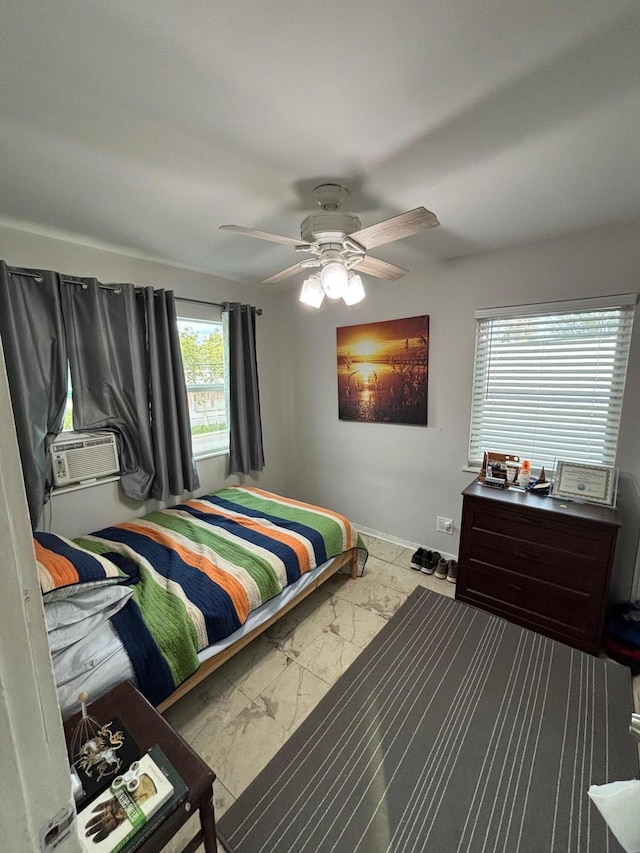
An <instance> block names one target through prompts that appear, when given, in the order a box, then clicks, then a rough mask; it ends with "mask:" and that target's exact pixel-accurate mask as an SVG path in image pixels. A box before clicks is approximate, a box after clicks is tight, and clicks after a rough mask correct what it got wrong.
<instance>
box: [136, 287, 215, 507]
mask: <svg viewBox="0 0 640 853" xmlns="http://www.w3.org/2000/svg"><path fill="white" fill-rule="evenodd" d="M138 299H139V300H140V301H141V302H142V303H143V305H144V316H145V326H146V330H147V349H148V363H149V399H150V407H151V437H152V439H153V459H154V466H155V477H154V480H153V483H152V486H151V497H152V498H157V499H158V500H165V499H166V498H167V497H168V496H169V495H182V494H184V492H192V491H194V489H197V488H198V486H199V485H200V482H199V480H198V472H197V471H196V464H195V461H194V459H193V451H192V444H191V424H190V422H189V401H188V399H187V387H186V385H185V381H184V367H183V364H182V352H181V350H180V337H179V335H178V318H177V316H176V303H175V297H174V294H173V292H172V291H170V290H154V289H153V288H152V287H145V288H143V289H141V290H140V291H139V292H138Z"/></svg>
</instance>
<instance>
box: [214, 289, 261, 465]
mask: <svg viewBox="0 0 640 853" xmlns="http://www.w3.org/2000/svg"><path fill="white" fill-rule="evenodd" d="M222 310H223V312H224V317H225V325H226V336H225V337H226V340H227V346H228V353H229V364H228V373H229V466H228V473H229V474H238V473H242V474H248V473H249V472H250V471H261V470H262V469H263V468H264V449H263V446H262V422H261V419H260V389H259V386H258V360H257V355H256V313H257V309H256V308H254V307H253V306H251V305H241V304H240V303H239V302H225V303H224V305H223V307H222Z"/></svg>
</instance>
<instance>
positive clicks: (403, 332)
mask: <svg viewBox="0 0 640 853" xmlns="http://www.w3.org/2000/svg"><path fill="white" fill-rule="evenodd" d="M336 333H337V352H338V415H339V418H340V420H343V421H365V422H370V423H387V424H413V425H416V426H426V425H427V379H428V365H429V317H428V315H426V314H425V315H423V316H420V317H406V318H404V319H402V320H384V321H383V322H380V323H362V324H361V325H358V326H341V327H340V328H338V329H336Z"/></svg>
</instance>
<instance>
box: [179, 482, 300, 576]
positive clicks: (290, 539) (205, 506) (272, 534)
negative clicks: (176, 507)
mask: <svg viewBox="0 0 640 853" xmlns="http://www.w3.org/2000/svg"><path fill="white" fill-rule="evenodd" d="M187 504H188V506H192V507H193V508H194V509H199V510H200V511H201V512H206V513H208V514H209V515H211V510H212V509H213V510H214V512H215V514H216V515H221V516H223V517H224V518H229V519H231V520H232V521H237V522H238V524H241V525H242V526H243V527H247V528H248V529H249V530H255V531H256V533H259V534H260V535H261V536H266V537H268V538H269V539H275V540H276V542H282V544H283V545H288V546H289V547H290V548H291V549H292V550H293V551H295V554H296V556H297V558H298V563H299V565H300V573H301V574H304V573H305V572H308V571H309V569H310V568H311V562H310V560H309V551H308V549H307V547H306V546H305V544H304V543H303V542H301V541H300V540H299V539H297V538H296V537H295V536H292V535H291V534H290V533H286V532H285V531H284V530H281V529H279V528H278V527H275V526H274V525H272V524H264V523H261V522H260V521H258V519H256V518H251V516H248V515H243V514H242V513H240V514H238V513H235V514H234V513H233V512H231V511H230V510H226V509H224V508H222V507H219V506H217V505H216V504H209V503H205V502H202V501H199V500H198V499H197V498H195V499H194V500H190V501H187Z"/></svg>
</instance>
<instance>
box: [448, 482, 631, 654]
mask: <svg viewBox="0 0 640 853" xmlns="http://www.w3.org/2000/svg"><path fill="white" fill-rule="evenodd" d="M462 496H463V503H462V527H461V539H460V554H459V558H458V564H459V565H458V581H457V584H456V598H457V599H458V600H459V601H463V602H465V603H466V604H472V605H474V606H476V607H480V608H482V609H483V610H488V611H490V612H491V613H495V614H497V615H498V616H503V617H504V618H505V619H508V620H509V621H510V622H515V623H516V624H518V625H522V626H523V627H525V628H530V629H532V630H533V631H537V632H538V633H540V634H544V635H545V636H546V637H550V638H551V639H553V640H560V641H561V642H563V643H567V644H568V645H570V646H574V647H575V648H577V649H581V650H582V651H585V652H590V653H591V654H598V653H599V651H600V648H601V641H602V631H603V625H604V618H605V611H606V607H607V603H608V588H609V578H610V575H611V566H612V563H613V556H614V552H615V545H616V538H617V535H618V529H619V528H620V516H619V513H618V512H617V510H616V509H614V508H612V507H608V506H599V505H597V504H586V503H576V502H573V501H571V502H570V501H563V500H560V499H557V498H550V497H542V496H539V495H535V494H531V493H528V492H520V491H511V490H509V489H500V490H498V489H491V488H489V487H487V486H484V485H481V484H480V483H479V482H478V481H477V480H476V481H475V482H473V483H471V485H470V486H468V487H467V488H466V489H465V490H464V491H463V492H462Z"/></svg>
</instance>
